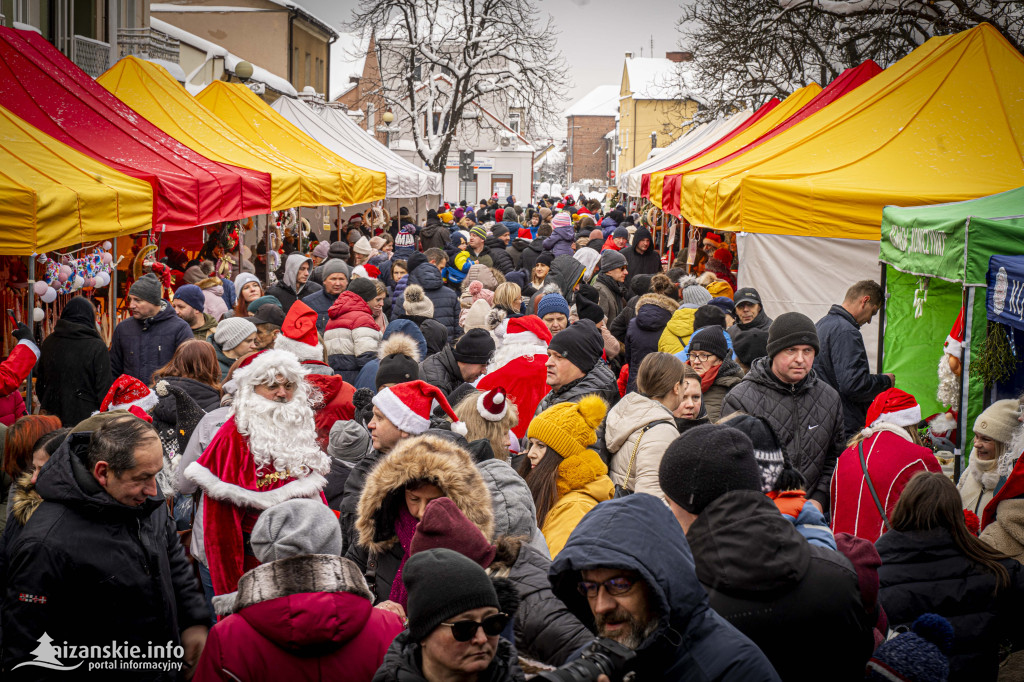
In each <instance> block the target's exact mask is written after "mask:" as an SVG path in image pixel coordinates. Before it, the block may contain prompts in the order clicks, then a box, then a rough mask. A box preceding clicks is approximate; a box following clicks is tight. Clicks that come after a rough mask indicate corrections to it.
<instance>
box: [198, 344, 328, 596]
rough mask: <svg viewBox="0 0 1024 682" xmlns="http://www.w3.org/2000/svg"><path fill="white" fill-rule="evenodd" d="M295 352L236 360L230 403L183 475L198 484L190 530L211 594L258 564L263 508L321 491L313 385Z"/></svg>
mask: <svg viewBox="0 0 1024 682" xmlns="http://www.w3.org/2000/svg"><path fill="white" fill-rule="evenodd" d="M306 374H307V371H306V370H305V369H304V368H303V367H302V365H300V364H299V361H298V359H297V358H296V357H295V356H294V355H293V354H291V353H289V352H287V351H283V350H268V351H260V352H258V353H256V354H254V355H252V356H250V357H249V358H247V360H246V362H244V363H242V364H240V365H239V367H238V368H237V369H236V370H235V373H234V375H233V377H234V380H235V382H236V384H237V389H236V393H235V399H234V404H233V405H232V408H231V413H230V416H229V418H228V420H227V422H225V423H224V426H222V427H221V428H220V430H219V431H218V432H217V435H216V436H214V438H213V440H212V441H211V442H210V445H209V446H207V448H206V450H205V451H204V452H203V454H202V455H201V456H200V457H199V460H198V461H196V462H193V463H192V464H189V465H188V468H186V469H185V477H186V478H188V479H189V480H190V481H192V482H193V483H195V484H196V485H198V486H199V488H200V489H201V491H202V495H203V497H202V502H201V504H200V505H199V506H198V509H197V512H196V519H195V522H194V524H193V532H199V533H202V536H203V537H202V543H203V548H204V550H205V552H206V560H207V566H208V567H209V570H210V578H211V580H212V582H213V590H214V593H215V594H227V593H229V592H234V591H235V590H236V589H237V586H238V579H239V578H240V577H242V574H243V573H245V572H246V571H248V570H251V569H252V568H255V567H256V566H257V565H259V562H258V561H257V560H256V557H255V556H254V555H253V554H252V549H251V548H250V545H249V535H250V533H251V532H252V529H253V526H254V525H255V524H256V520H257V519H258V518H259V515H260V513H261V512H263V511H264V510H265V509H267V508H269V507H271V506H273V505H275V504H277V503H279V502H283V501H285V500H290V499H293V498H300V497H318V496H320V491H321V490H322V489H323V487H324V485H325V484H326V482H327V479H326V478H324V475H325V474H326V473H327V472H328V471H330V469H331V462H330V458H329V457H328V456H327V455H326V454H324V453H323V452H322V451H321V450H320V448H319V447H318V446H317V441H316V436H317V432H316V426H315V424H314V418H313V410H312V408H311V407H310V405H309V403H310V402H311V400H312V396H311V395H310V394H311V391H312V389H311V385H310V384H309V383H307V382H306V381H305V377H306Z"/></svg>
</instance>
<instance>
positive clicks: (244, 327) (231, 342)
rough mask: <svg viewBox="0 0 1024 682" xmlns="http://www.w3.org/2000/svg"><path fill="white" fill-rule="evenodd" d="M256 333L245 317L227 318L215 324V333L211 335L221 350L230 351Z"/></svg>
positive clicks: (253, 326)
mask: <svg viewBox="0 0 1024 682" xmlns="http://www.w3.org/2000/svg"><path fill="white" fill-rule="evenodd" d="M255 333H256V325H254V324H253V323H252V322H250V321H249V319H248V318H246V317H229V318H227V319H226V320H221V321H220V322H218V323H217V331H216V332H214V334H213V340H214V341H216V342H217V343H218V344H219V345H220V348H221V350H231V349H232V348H234V347H236V346H237V345H238V344H240V343H242V342H243V341H245V340H246V339H247V338H249V336H250V335H252V334H255Z"/></svg>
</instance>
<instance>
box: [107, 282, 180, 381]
mask: <svg viewBox="0 0 1024 682" xmlns="http://www.w3.org/2000/svg"><path fill="white" fill-rule="evenodd" d="M197 288H198V287H197ZM128 310H129V311H130V312H131V317H129V318H127V319H125V320H122V321H121V323H120V324H118V325H117V327H115V328H114V334H113V336H112V337H111V339H110V373H111V375H112V377H113V378H117V377H119V376H121V375H122V374H127V375H128V376H133V377H135V378H136V379H138V380H139V381H141V382H142V383H144V384H147V385H148V384H149V381H150V379H152V377H153V372H155V371H156V370H158V369H160V368H161V367H163V366H164V365H166V364H167V363H168V362H170V361H171V358H173V357H174V351H175V350H177V348H178V346H180V345H181V344H183V343H185V342H186V341H191V340H192V339H193V338H194V336H193V334H192V328H191V327H190V326H189V324H188V322H186V321H185V320H183V319H181V318H180V317H178V315H177V314H176V313H175V311H174V308H173V307H172V306H171V304H170V303H168V302H167V301H164V300H163V299H162V298H161V286H160V280H158V279H157V277H156V275H154V274H153V273H148V274H146V275H143V276H142V277H140V278H139V279H137V280H136V281H135V283H134V284H132V286H131V288H130V289H129V290H128Z"/></svg>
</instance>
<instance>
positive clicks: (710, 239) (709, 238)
mask: <svg viewBox="0 0 1024 682" xmlns="http://www.w3.org/2000/svg"><path fill="white" fill-rule="evenodd" d="M720 248H722V238H721V237H720V236H719V235H717V234H715V233H714V232H708V233H707V234H706V235H704V241H703V242H702V243H701V249H702V250H703V251H704V253H706V254H708V257H709V258H710V257H711V255H712V254H713V253H714V252H715V251H717V250H718V249H720Z"/></svg>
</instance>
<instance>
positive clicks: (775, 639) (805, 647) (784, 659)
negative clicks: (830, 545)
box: [686, 490, 874, 682]
mask: <svg viewBox="0 0 1024 682" xmlns="http://www.w3.org/2000/svg"><path fill="white" fill-rule="evenodd" d="M686 540H687V542H688V543H689V544H690V549H691V550H692V551H693V560H694V562H695V563H696V564H697V577H698V578H700V582H701V584H702V585H704V588H705V589H706V590H707V593H708V598H709V599H710V600H711V608H713V609H714V610H715V611H717V612H718V613H719V615H721V616H722V617H724V618H725V619H726V620H727V621H729V622H730V623H732V624H733V625H735V626H736V629H737V630H739V631H740V632H742V633H743V634H745V635H746V636H747V637H749V638H750V639H751V640H752V641H753V642H754V644H756V645H757V646H758V647H759V648H760V649H761V651H763V652H764V655H765V656H767V657H768V660H769V661H771V662H772V665H773V666H774V667H775V671H776V672H777V673H779V677H781V678H782V679H783V680H786V681H787V682H788V681H790V680H818V679H821V674H822V671H823V670H828V678H829V679H830V680H862V679H864V666H865V665H866V664H867V662H868V658H870V657H871V651H872V649H874V638H873V636H872V632H871V627H872V624H873V620H874V619H873V618H871V617H869V616H868V614H867V613H866V612H865V610H864V607H863V605H862V602H861V597H860V588H859V587H858V583H857V573H856V572H855V571H854V569H853V566H852V565H851V564H850V562H849V561H848V560H847V559H846V557H844V556H843V555H842V554H840V553H839V552H835V551H832V550H829V549H824V548H822V547H815V546H812V545H809V544H808V543H807V541H806V540H805V539H804V538H803V536H802V535H800V533H799V532H797V530H796V528H794V527H793V524H792V523H790V522H789V521H788V520H786V518H785V517H783V516H782V514H780V513H779V510H778V507H776V506H775V503H774V502H772V501H771V500H770V499H768V497H766V496H765V495H764V494H762V493H761V492H760V491H752V490H734V491H732V492H728V493H726V494H724V495H722V496H721V497H719V498H718V499H716V500H714V501H713V502H711V504H709V505H708V506H707V507H705V508H704V510H703V511H702V512H701V513H700V516H698V517H697V520H696V521H694V523H693V525H692V526H691V527H690V530H689V532H688V533H687V534H686ZM797 631H799V632H800V635H799V640H800V646H799V651H796V650H795V649H794V648H793V644H794V641H793V634H794V633H795V632H797Z"/></svg>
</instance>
